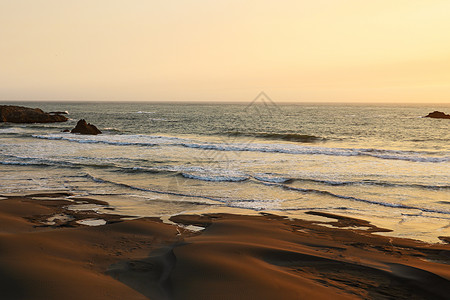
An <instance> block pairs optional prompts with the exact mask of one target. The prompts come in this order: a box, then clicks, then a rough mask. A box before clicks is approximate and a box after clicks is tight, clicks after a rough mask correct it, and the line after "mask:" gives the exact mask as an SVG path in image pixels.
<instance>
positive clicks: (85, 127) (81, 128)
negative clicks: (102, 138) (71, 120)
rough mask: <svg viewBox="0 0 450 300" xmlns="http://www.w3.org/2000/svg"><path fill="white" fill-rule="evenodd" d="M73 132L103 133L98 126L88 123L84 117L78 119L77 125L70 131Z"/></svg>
mask: <svg viewBox="0 0 450 300" xmlns="http://www.w3.org/2000/svg"><path fill="white" fill-rule="evenodd" d="M70 132H71V133H79V134H100V133H102V132H101V131H100V130H98V128H97V127H95V126H94V125H92V124H90V123H86V121H85V120H84V119H81V120H80V121H78V123H77V126H75V128H74V129H72V130H71V131H70Z"/></svg>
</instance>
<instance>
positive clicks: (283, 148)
mask: <svg viewBox="0 0 450 300" xmlns="http://www.w3.org/2000/svg"><path fill="white" fill-rule="evenodd" d="M180 146H183V147H187V148H197V149H203V150H215V151H249V152H267V153H283V154H298V155H328V156H370V157H374V158H379V159H389V160H404V161H411V162H431V163H442V162H450V156H428V155H429V153H424V152H422V153H420V152H413V151H397V150H379V149H360V148H327V147H310V146H298V145H279V144H237V143H236V144H225V143H224V144H218V143H202V144H201V143H181V144H180ZM424 154H425V155H426V156H423V155H424ZM433 154H434V153H433Z"/></svg>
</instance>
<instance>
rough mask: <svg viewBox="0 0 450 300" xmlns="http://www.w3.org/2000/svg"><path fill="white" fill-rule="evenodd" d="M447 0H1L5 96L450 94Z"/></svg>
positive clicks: (329, 98) (316, 98)
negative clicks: (261, 93)
mask: <svg viewBox="0 0 450 300" xmlns="http://www.w3.org/2000/svg"><path fill="white" fill-rule="evenodd" d="M449 12H450V1H448V0H420V1H418V0H377V1H366V0H314V1H311V0H277V1H273V0H270V1H269V0H258V1H243V0H239V1H237V0H226V1H219V0H164V1H153V0H94V1H93V0H89V1H87V0H66V1H61V0H0V100H3V101H6V100H40V101H42V100H57V101H62V100H94V101H116V100H120V101H184V100H186V101H250V100H252V99H253V98H254V97H255V96H256V95H257V94H258V93H259V92H260V91H265V92H266V93H267V94H268V95H270V97H271V98H272V99H274V100H277V101H293V102H363V103H364V102H393V103H428V102H430V103H450V18H449Z"/></svg>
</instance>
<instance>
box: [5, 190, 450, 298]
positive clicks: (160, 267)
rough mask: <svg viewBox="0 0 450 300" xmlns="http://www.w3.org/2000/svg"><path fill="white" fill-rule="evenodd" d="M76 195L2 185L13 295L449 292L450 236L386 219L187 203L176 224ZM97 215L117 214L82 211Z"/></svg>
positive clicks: (435, 294)
mask: <svg viewBox="0 0 450 300" xmlns="http://www.w3.org/2000/svg"><path fill="white" fill-rule="evenodd" d="M70 196H71V194H70V193H38V194H30V195H25V196H24V195H17V196H12V195H8V196H3V195H1V197H0V251H1V253H2V255H1V256H0V263H1V265H2V267H1V268H0V274H1V275H0V278H1V281H0V282H1V289H2V293H3V294H4V295H5V297H7V298H6V299H30V298H32V299H57V298H63V299H204V298H208V299H209V298H217V297H222V298H225V299H252V298H253V299H274V298H279V299H310V298H315V299H326V298H330V297H335V298H337V299H361V298H364V299H384V298H389V297H395V298H396V299H448V295H449V293H450V268H449V264H450V245H449V244H448V243H449V240H450V239H449V238H448V237H444V238H443V239H441V240H442V241H443V242H444V244H427V243H424V242H420V241H416V240H410V239H402V238H395V237H389V236H385V235H377V234H376V233H377V232H386V231H387V230H386V229H382V228H379V227H376V226H374V225H372V224H370V223H369V222H367V221H365V220H360V219H355V218H349V217H344V216H339V215H334V214H327V213H321V212H310V214H311V215H315V216H319V217H321V218H323V219H324V221H307V220H301V219H294V220H290V219H287V218H286V217H281V216H277V215H271V214H259V215H254V216H248V215H247V216H246V215H236V214H225V213H216V214H204V215H177V216H174V217H171V218H170V219H169V220H170V221H171V222H174V223H176V224H178V225H171V224H166V223H163V222H162V221H161V220H160V219H159V218H149V217H145V218H139V219H134V220H126V219H127V217H126V216H122V215H114V214H101V213H97V212H95V211H92V210H89V205H94V206H95V205H103V206H105V207H106V208H107V207H108V203H107V202H103V201H99V200H94V199H89V198H82V197H70ZM67 197H69V198H67ZM70 205H85V207H86V210H68V209H67V207H68V206H70ZM111 212H112V213H113V211H111ZM86 219H88V220H91V221H92V220H98V219H102V220H104V221H105V223H106V224H105V225H100V226H86V225H83V223H82V222H81V223H80V221H82V220H86ZM124 219H125V220H124ZM85 224H96V223H95V222H94V223H89V222H88V223H85ZM97 224H98V223H97ZM188 226H196V227H188ZM189 228H191V229H197V230H198V229H201V228H204V230H200V231H192V230H188V229H189ZM445 242H447V243H445Z"/></svg>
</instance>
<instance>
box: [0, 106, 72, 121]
mask: <svg viewBox="0 0 450 300" xmlns="http://www.w3.org/2000/svg"><path fill="white" fill-rule="evenodd" d="M67 120H68V119H67V118H66V117H65V116H61V115H59V114H49V113H46V112H43V111H42V109H39V108H29V107H24V106H14V105H0V122H11V123H53V122H65V121H67Z"/></svg>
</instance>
